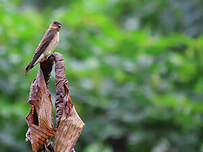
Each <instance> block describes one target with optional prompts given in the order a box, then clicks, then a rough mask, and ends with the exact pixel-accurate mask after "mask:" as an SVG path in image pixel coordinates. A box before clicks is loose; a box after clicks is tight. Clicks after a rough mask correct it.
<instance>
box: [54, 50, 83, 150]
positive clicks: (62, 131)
mask: <svg viewBox="0 0 203 152" xmlns="http://www.w3.org/2000/svg"><path fill="white" fill-rule="evenodd" d="M54 57H55V64H56V65H55V74H56V78H55V79H56V80H55V89H56V102H55V105H56V126H57V127H58V128H57V131H56V135H55V142H54V151H55V152H72V151H74V150H73V147H74V146H75V144H76V141H77V139H78V137H79V136H80V133H81V131H82V128H83V126H84V123H83V121H82V120H81V119H80V117H79V116H78V114H77V112H76V110H75V107H74V105H73V104H72V99H71V97H70V96H69V89H68V86H67V85H68V81H67V80H66V75H65V63H64V59H63V57H62V55H61V54H59V53H54Z"/></svg>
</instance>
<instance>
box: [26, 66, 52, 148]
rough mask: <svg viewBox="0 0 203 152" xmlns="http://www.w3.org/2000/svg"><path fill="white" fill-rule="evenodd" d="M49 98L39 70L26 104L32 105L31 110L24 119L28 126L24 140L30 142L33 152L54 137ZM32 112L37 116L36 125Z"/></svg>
mask: <svg viewBox="0 0 203 152" xmlns="http://www.w3.org/2000/svg"><path fill="white" fill-rule="evenodd" d="M49 96H50V95H49V92H48V89H47V86H46V83H45V80H44V76H43V73H42V70H41V69H39V71H38V75H37V78H36V80H34V82H33V83H32V85H31V91H30V96H29V101H28V102H29V103H30V104H32V108H31V111H30V113H29V115H28V116H27V117H26V120H27V123H28V126H29V130H28V132H27V134H26V139H28V140H30V142H31V144H32V149H33V151H34V152H37V151H38V150H39V148H40V147H41V145H42V144H43V143H44V142H45V141H46V140H47V139H49V138H50V137H51V136H54V129H53V116H52V112H53V107H52V102H51V100H50V97H49ZM33 107H34V108H33ZM34 111H36V115H37V124H36V123H35V119H36V116H35V115H34Z"/></svg>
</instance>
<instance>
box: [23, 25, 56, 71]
mask: <svg viewBox="0 0 203 152" xmlns="http://www.w3.org/2000/svg"><path fill="white" fill-rule="evenodd" d="M56 32H57V31H56V30H54V29H49V30H47V31H46V33H45V34H44V36H43V38H42V40H41V42H40V44H39V45H38V47H37V49H36V51H35V54H34V56H33V59H32V61H31V62H30V63H29V65H28V66H27V67H26V72H28V71H29V70H30V69H31V68H32V67H33V66H34V64H35V62H36V61H37V59H38V58H39V57H40V56H41V54H42V53H43V52H44V51H45V49H46V48H47V47H48V45H49V44H50V42H51V40H52V39H53V38H54V36H55V35H56Z"/></svg>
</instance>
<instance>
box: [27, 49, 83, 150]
mask: <svg viewBox="0 0 203 152" xmlns="http://www.w3.org/2000/svg"><path fill="white" fill-rule="evenodd" d="M54 61H55V65H56V66H55V74H56V77H55V88H56V102H55V106H56V128H57V129H56V133H55V132H54V128H53V115H52V113H53V107H52V102H51V95H50V93H49V90H48V89H47V88H48V83H49V79H50V76H51V74H50V73H51V71H52V66H53V63H54ZM28 103H30V104H31V105H32V106H31V110H30V113H29V114H28V116H27V117H26V120H27V124H28V126H29V129H28V131H27V133H26V140H29V141H30V142H31V144H32V149H33V151H34V152H38V151H39V149H40V147H42V145H44V146H43V147H44V149H46V148H47V149H49V150H50V151H52V152H54V151H55V152H74V145H75V144H76V141H77V139H78V137H79V136H80V133H81V131H82V128H83V126H84V123H83V121H82V120H81V119H80V117H79V115H78V114H77V112H76V110H75V107H74V105H73V104H72V99H71V97H70V96H69V89H68V81H67V80H66V75H65V63H64V59H63V57H62V55H61V54H59V53H54V54H53V55H51V56H50V57H49V58H48V60H47V61H45V62H43V63H41V64H40V69H39V71H38V74H37V77H36V79H35V80H34V81H33V83H32V85H31V89H30V96H29V100H28ZM54 134H55V141H54V148H53V147H52V145H51V144H50V143H49V142H48V139H49V138H50V137H52V136H54Z"/></svg>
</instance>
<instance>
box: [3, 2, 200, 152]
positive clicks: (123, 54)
mask: <svg viewBox="0 0 203 152" xmlns="http://www.w3.org/2000/svg"><path fill="white" fill-rule="evenodd" d="M53 20H58V21H60V22H62V24H63V29H62V31H61V35H60V44H59V45H58V47H57V49H56V51H58V52H60V53H62V54H63V56H64V58H65V63H66V75H67V78H68V80H69V85H70V90H71V96H72V98H73V103H74V105H75V106H76V109H77V111H78V113H79V114H80V116H81V118H82V119H83V120H84V122H85V123H86V126H85V128H84V130H83V132H82V135H81V136H80V138H79V140H78V142H77V146H76V151H80V152H203V77H202V75H203V34H202V32H203V1H202V0H179V1H176V0H66V1H65V0H64V1H63V0H57V1H55V0H43V1H42V0H35V1H34V0H10V1H9V0H0V152H22V151H23V152H31V146H30V144H29V143H25V133H26V131H27V124H26V122H25V117H26V115H27V114H28V111H29V109H30V105H29V104H28V103H27V99H28V94H29V88H30V84H31V82H32V81H33V79H34V78H35V76H36V73H37V70H38V67H39V66H37V67H35V68H34V69H32V70H31V71H30V72H29V73H28V75H27V76H25V75H24V69H25V67H26V65H27V64H28V62H29V61H30V60H31V58H32V55H33V52H34V50H35V48H36V47H37V45H38V43H39V41H40V40H41V38H42V36H43V34H44V32H45V31H46V29H47V28H48V26H49V24H50V22H51V21H53ZM52 75H53V77H52V79H51V82H50V90H51V92H52V98H53V101H54V94H55V91H54V72H53V73H52Z"/></svg>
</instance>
